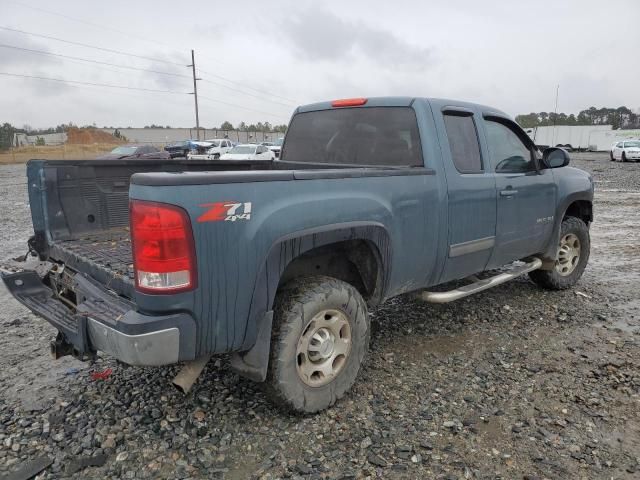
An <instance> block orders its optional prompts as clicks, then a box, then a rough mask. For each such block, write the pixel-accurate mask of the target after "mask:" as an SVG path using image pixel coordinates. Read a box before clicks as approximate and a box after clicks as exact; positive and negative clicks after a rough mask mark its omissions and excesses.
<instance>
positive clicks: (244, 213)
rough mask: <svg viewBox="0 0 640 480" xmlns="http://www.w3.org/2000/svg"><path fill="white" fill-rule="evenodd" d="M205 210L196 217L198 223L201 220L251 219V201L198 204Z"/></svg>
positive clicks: (201, 221) (229, 220) (228, 220)
mask: <svg viewBox="0 0 640 480" xmlns="http://www.w3.org/2000/svg"><path fill="white" fill-rule="evenodd" d="M200 206H201V207H202V208H206V209H207V211H206V212H204V213H203V214H202V215H200V216H199V217H198V223H203V222H220V221H222V220H224V221H225V222H235V221H236V220H251V202H235V201H226V202H216V203H203V204H202V205H200Z"/></svg>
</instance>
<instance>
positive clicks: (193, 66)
mask: <svg viewBox="0 0 640 480" xmlns="http://www.w3.org/2000/svg"><path fill="white" fill-rule="evenodd" d="M189 66H190V67H191V71H192V72H193V97H194V99H195V101H196V136H197V137H198V140H200V117H199V115H198V84H197V83H196V82H197V81H198V80H200V79H199V78H196V60H195V56H194V54H193V50H191V65H189Z"/></svg>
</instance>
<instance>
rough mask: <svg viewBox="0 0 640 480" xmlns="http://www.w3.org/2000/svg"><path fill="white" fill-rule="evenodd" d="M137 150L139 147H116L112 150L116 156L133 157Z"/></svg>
mask: <svg viewBox="0 0 640 480" xmlns="http://www.w3.org/2000/svg"><path fill="white" fill-rule="evenodd" d="M137 149H138V147H116V148H114V149H113V150H111V153H113V154H115V155H133V154H134V153H136V150H137Z"/></svg>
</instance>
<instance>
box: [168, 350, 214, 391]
mask: <svg viewBox="0 0 640 480" xmlns="http://www.w3.org/2000/svg"><path fill="white" fill-rule="evenodd" d="M210 358H211V355H210V354H209V355H203V356H202V357H200V358H196V359H195V360H192V361H190V362H187V363H186V364H185V365H184V367H182V369H181V370H180V371H179V372H178V374H177V375H176V376H175V378H174V379H173V380H172V381H171V383H173V385H174V386H175V387H176V388H177V389H178V390H180V391H181V392H182V393H189V390H191V387H193V384H194V383H196V380H197V379H198V377H199V376H200V374H201V373H202V370H204V367H205V365H206V364H207V362H208V361H209V359H210Z"/></svg>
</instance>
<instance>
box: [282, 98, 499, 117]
mask: <svg viewBox="0 0 640 480" xmlns="http://www.w3.org/2000/svg"><path fill="white" fill-rule="evenodd" d="M418 99H422V100H427V101H428V102H430V103H435V104H440V105H456V106H458V107H466V108H469V109H470V110H471V109H480V110H481V111H483V112H485V113H488V114H494V115H497V116H502V117H507V118H508V117H509V115H507V114H506V113H505V112H503V111H501V110H499V109H497V108H494V107H490V106H487V105H482V104H479V103H471V102H464V101H460V100H451V99H447V98H431V97H368V98H367V99H366V100H367V102H366V104H365V105H363V106H364V107H409V106H411V105H412V104H413V102H415V101H416V100H418ZM332 108H334V107H333V106H332V102H331V101H326V102H317V103H309V104H307V105H301V106H299V107H298V108H296V110H295V111H294V114H295V113H304V112H313V111H317V110H329V109H332Z"/></svg>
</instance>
